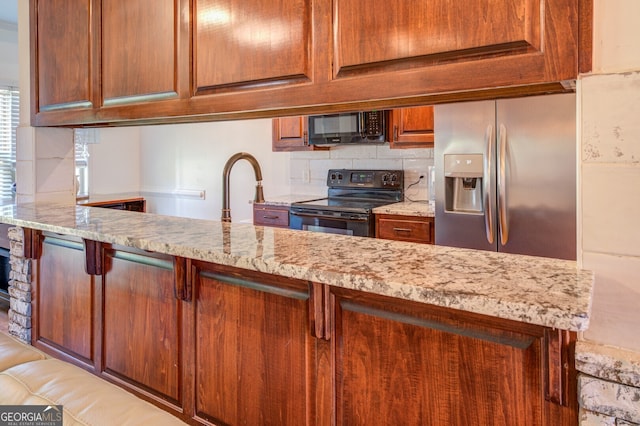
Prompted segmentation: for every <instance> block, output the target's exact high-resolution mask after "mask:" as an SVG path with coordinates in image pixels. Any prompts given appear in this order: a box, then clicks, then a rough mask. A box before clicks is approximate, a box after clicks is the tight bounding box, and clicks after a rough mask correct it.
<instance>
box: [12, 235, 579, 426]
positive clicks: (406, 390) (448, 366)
mask: <svg viewBox="0 0 640 426" xmlns="http://www.w3.org/2000/svg"><path fill="white" fill-rule="evenodd" d="M25 235H26V234H25ZM38 235H39V239H38V238H36V239H35V240H34V241H37V242H38V244H39V248H38V249H36V250H31V251H29V252H30V253H32V255H31V256H32V258H34V259H35V261H36V266H35V267H34V273H35V276H36V277H35V283H36V289H35V295H36V305H35V306H36V314H34V321H35V323H34V330H35V331H34V333H35V335H34V339H33V341H34V344H36V346H38V347H40V348H42V349H43V350H45V351H47V352H48V353H50V354H52V355H54V356H57V357H61V358H64V359H67V360H69V361H71V362H74V363H76V364H78V365H81V366H83V367H84V368H86V369H89V370H91V366H92V365H95V366H96V367H95V369H93V371H94V372H95V374H98V375H101V376H102V377H104V378H106V379H108V380H110V381H112V382H115V383H116V384H118V385H120V386H123V387H126V388H128V389H129V390H131V391H133V392H134V393H136V394H138V395H140V396H142V397H143V398H145V399H147V400H149V401H151V402H153V403H155V404H156V405H158V406H160V407H162V408H164V409H166V410H168V411H170V412H172V413H173V414H175V415H177V416H178V417H180V418H182V419H184V420H186V421H188V422H190V423H192V424H215V425H222V424H224V425H244V424H251V425H296V426H297V425H327V426H329V425H345V426H347V425H349V426H351V425H372V424H375V425H391V424H393V425H399V424H401V425H443V424H446V425H469V424H473V425H496V424H500V425H502V424H504V425H523V424H526V425H561V426H570V425H571V426H573V425H577V424H578V413H577V386H576V380H575V379H576V373H575V369H574V346H575V339H576V334H575V333H573V332H564V331H559V330H553V329H550V328H546V327H542V326H537V325H531V324H525V323H521V322H516V321H509V320H504V319H498V318H493V317H487V316H483V315H479V314H473V313H469V312H462V311H457V310H453V309H447V308H442V307H437V306H433V305H427V304H423V303H417V302H411V301H407V300H401V299H396V298H391V297H386V296H378V295H374V294H371V293H365V292H360V291H356V290H348V289H342V288H337V287H330V286H326V285H321V284H316V283H311V282H307V281H301V280H295V279H290V278H285V277H281V276H276V275H271V274H265V273H259V272H253V271H247V270H244V269H238V268H233V267H228V266H221V265H216V264H211V263H207V262H201V261H195V260H189V259H182V258H179V257H175V258H174V257H171V256H168V255H159V254H154V253H150V252H145V251H142V250H135V249H129V248H126V247H120V246H115V245H114V246H111V245H109V244H100V243H95V244H94V243H91V242H86V241H85V242H82V241H81V240H80V241H78V240H77V239H75V238H72V237H62V236H57V235H54V234H48V233H44V234H38ZM25 240H26V237H25ZM85 268H86V271H87V272H85V271H84V269H85Z"/></svg>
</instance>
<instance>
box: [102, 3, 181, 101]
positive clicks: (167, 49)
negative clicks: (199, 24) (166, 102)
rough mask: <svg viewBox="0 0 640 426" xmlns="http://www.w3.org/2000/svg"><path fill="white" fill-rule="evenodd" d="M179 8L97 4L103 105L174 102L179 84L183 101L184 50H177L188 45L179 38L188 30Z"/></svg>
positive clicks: (171, 6) (179, 5) (160, 4)
mask: <svg viewBox="0 0 640 426" xmlns="http://www.w3.org/2000/svg"><path fill="white" fill-rule="evenodd" d="M183 3H185V4H186V2H183V1H182V0H136V1H123V0H102V96H103V102H104V105H107V106H108V105H118V104H126V103H131V102H141V101H152V100H159V99H170V98H177V97H179V96H180V93H181V87H180V84H181V83H182V82H183V81H186V83H187V84H186V85H185V90H184V92H187V93H185V96H186V95H188V81H189V78H188V71H189V70H188V56H187V55H188V44H186V45H184V46H183V45H181V44H180V43H181V41H183V40H184V41H188V38H187V34H186V33H185V34H184V35H183V34H182V33H181V30H182V27H183V24H184V25H188V20H187V19H185V18H181V16H180V13H181V7H182V6H181V5H182V4H183ZM186 13H188V11H186ZM181 19H184V23H183V22H182V21H181ZM185 28H186V27H185ZM183 50H186V51H184V52H183ZM181 55H184V57H182V56H181ZM182 62H184V64H185V66H184V67H183V66H182V64H181V63H182Z"/></svg>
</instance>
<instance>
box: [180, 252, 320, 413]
mask: <svg viewBox="0 0 640 426" xmlns="http://www.w3.org/2000/svg"><path fill="white" fill-rule="evenodd" d="M193 265H194V266H193V267H192V271H193V274H192V279H193V287H194V288H196V289H197V291H196V295H195V298H194V300H193V302H192V306H191V309H192V318H193V320H194V321H193V323H192V325H193V327H194V329H193V330H192V333H193V340H194V342H193V351H192V352H193V355H194V359H193V374H194V377H195V410H194V411H195V413H194V414H195V416H194V417H195V418H196V419H197V420H203V421H208V422H211V423H213V424H224V425H240V424H247V425H315V424H319V422H318V420H317V418H316V416H317V410H316V409H315V408H314V400H315V396H314V395H315V391H316V389H317V388H318V386H319V384H318V383H317V377H316V375H315V371H316V362H317V356H318V350H319V349H318V346H319V343H321V342H319V341H318V340H317V339H316V338H315V337H313V336H312V334H311V333H310V330H309V323H310V313H309V299H310V291H309V284H308V283H306V282H302V281H294V280H284V279H278V278H277V277H274V276H270V275H265V274H254V273H241V272H240V271H238V270H235V271H234V270H231V269H228V268H222V267H220V266H216V265H211V264H206V263H200V262H194V264H193Z"/></svg>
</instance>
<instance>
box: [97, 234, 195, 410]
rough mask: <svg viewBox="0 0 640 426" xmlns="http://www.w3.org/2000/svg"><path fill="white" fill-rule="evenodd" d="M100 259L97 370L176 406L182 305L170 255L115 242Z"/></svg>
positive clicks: (179, 397)
mask: <svg viewBox="0 0 640 426" xmlns="http://www.w3.org/2000/svg"><path fill="white" fill-rule="evenodd" d="M103 259H104V265H103V267H104V271H105V273H104V274H103V275H102V281H103V292H104V301H103V313H102V318H103V329H102V336H101V337H102V339H103V342H104V343H103V345H104V346H103V354H104V355H103V357H104V358H103V368H102V374H103V375H104V376H106V377H107V378H109V379H111V380H114V381H117V382H120V383H121V384H122V385H124V386H126V387H128V388H132V389H134V390H138V391H140V392H142V393H144V394H145V395H146V396H148V397H150V398H152V399H157V400H159V401H160V402H162V403H167V404H169V405H170V406H175V407H182V390H181V388H180V385H181V381H182V375H181V364H182V357H183V354H182V351H183V349H184V345H183V342H182V340H181V330H182V328H183V325H182V309H183V305H182V303H180V302H181V301H180V300H178V298H176V297H175V293H174V292H175V287H176V273H175V268H174V261H173V257H172V256H167V255H159V254H153V253H148V252H144V251H142V250H135V249H129V248H126V247H118V246H115V247H106V248H105V249H104V254H103Z"/></svg>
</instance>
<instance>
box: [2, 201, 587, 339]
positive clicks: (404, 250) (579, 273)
mask: <svg viewBox="0 0 640 426" xmlns="http://www.w3.org/2000/svg"><path fill="white" fill-rule="evenodd" d="M0 222H4V223H8V224H12V225H17V226H22V227H29V228H33V229H39V230H45V231H52V232H58V233H62V234H67V235H75V236H78V237H81V238H86V239H90V240H95V241H102V242H107V243H117V244H122V245H127V246H131V247H137V248H140V249H144V250H150V251H155V252H160V253H167V254H170V255H175V256H183V257H186V258H192V259H199V260H204V261H209V262H214V263H219V264H223V265H229V266H234V267H238V268H244V269H248V270H254V271H261V272H266V273H270V274H275V275H281V276H284V277H291V278H298V279H303V280H310V281H314V282H318V283H324V284H328V285H332V286H338V287H344V288H350V289H355V290H362V291H366V292H370V293H376V294H381V295H386V296H391V297H397V298H401V299H406V300H413V301H418V302H422V303H428V304H433V305H438V306H444V307H449V308H454V309H460V310H463V311H469V312H475V313H479V314H485V315H490V316H494V317H499V318H505V319H511V320H516V321H522V322H526V323H531V324H539V325H543V326H548V327H555V328H559V329H564V330H573V331H579V330H585V329H586V328H587V326H588V323H589V313H590V308H591V298H592V292H593V282H594V278H593V274H592V273H591V272H589V271H585V270H580V269H578V268H577V265H576V263H575V262H572V261H565V260H556V259H546V258H540V257H531V256H521V255H513V254H504V253H494V252H483V251H476V250H468V249H459V248H451V247H445V246H433V245H429V244H414V243H406V242H399V241H391V240H378V239H373V238H364V237H349V236H341V235H333V234H321V233H313V232H306V231H296V230H289V229H280V228H270V227H261V226H253V225H251V224H243V223H222V222H217V221H209V220H199V219H186V218H178V217H170V216H161V215H155V214H149V213H136V212H129V211H116V210H109V209H100V208H94V207H83V206H77V205H75V204H71V203H69V204H53V203H37V204H34V203H28V204H18V205H5V206H0ZM345 247H348V248H349V249H348V250H344V248H345ZM327 253H332V255H331V256H328V255H327Z"/></svg>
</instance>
